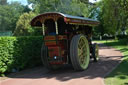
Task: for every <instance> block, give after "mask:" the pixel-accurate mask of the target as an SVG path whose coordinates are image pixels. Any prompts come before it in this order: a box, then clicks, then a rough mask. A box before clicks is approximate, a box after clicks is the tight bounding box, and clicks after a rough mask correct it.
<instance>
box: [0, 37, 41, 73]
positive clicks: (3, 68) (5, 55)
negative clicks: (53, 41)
mask: <svg viewBox="0 0 128 85" xmlns="http://www.w3.org/2000/svg"><path fill="white" fill-rule="evenodd" d="M42 41H43V38H42V37H36V36H35V37H34V36H33V37H0V74H3V73H7V72H16V71H19V70H22V69H25V68H30V67H34V66H36V65H39V64H41V59H40V54H41V53H40V52H41V51H40V49H41V45H42Z"/></svg>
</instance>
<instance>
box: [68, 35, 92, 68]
mask: <svg viewBox="0 0 128 85" xmlns="http://www.w3.org/2000/svg"><path fill="white" fill-rule="evenodd" d="M70 58H71V62H72V65H73V68H74V69H75V70H85V69H86V68H87V67H88V64H89V60H90V50H89V44H88V40H87V39H86V37H85V36H84V35H76V36H74V37H73V38H72V40H71V43H70Z"/></svg>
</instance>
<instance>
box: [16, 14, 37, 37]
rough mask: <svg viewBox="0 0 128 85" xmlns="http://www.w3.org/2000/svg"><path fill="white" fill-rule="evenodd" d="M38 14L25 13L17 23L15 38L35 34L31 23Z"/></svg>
mask: <svg viewBox="0 0 128 85" xmlns="http://www.w3.org/2000/svg"><path fill="white" fill-rule="evenodd" d="M35 16H36V14H35V13H33V12H29V13H23V14H22V15H21V16H20V18H19V20H18V21H17V23H16V29H15V31H14V35H15V36H28V35H33V34H34V29H33V28H32V27H31V26H30V21H31V20H32V18H33V17H35Z"/></svg>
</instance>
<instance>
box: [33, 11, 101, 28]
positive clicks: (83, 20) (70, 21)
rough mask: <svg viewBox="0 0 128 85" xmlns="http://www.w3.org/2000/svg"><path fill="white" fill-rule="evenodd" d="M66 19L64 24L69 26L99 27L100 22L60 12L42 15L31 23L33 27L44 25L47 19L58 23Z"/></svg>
mask: <svg viewBox="0 0 128 85" xmlns="http://www.w3.org/2000/svg"><path fill="white" fill-rule="evenodd" d="M60 17H61V18H64V22H65V23H67V24H82V25H98V24H99V21H97V20H93V19H89V18H85V17H79V16H72V15H68V14H63V13H59V12H48V13H43V14H40V15H38V16H36V17H34V18H33V19H32V21H31V26H37V25H36V23H37V22H40V23H44V22H45V20H46V19H53V20H54V21H57V20H58V18H60Z"/></svg>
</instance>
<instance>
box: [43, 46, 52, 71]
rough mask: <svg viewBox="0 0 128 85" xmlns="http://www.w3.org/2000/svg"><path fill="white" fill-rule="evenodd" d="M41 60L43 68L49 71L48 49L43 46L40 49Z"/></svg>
mask: <svg viewBox="0 0 128 85" xmlns="http://www.w3.org/2000/svg"><path fill="white" fill-rule="evenodd" d="M41 60H42V62H43V65H44V67H46V68H48V69H51V67H50V64H49V62H48V48H47V46H45V45H44V44H43V45H42V48H41Z"/></svg>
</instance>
